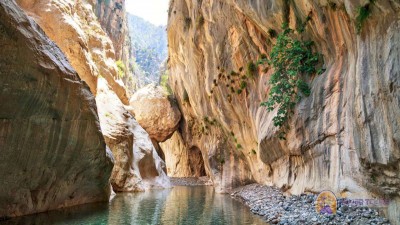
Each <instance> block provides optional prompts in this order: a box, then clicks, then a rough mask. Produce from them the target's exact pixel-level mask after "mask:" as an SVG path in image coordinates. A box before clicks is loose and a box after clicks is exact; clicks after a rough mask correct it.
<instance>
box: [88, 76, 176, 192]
mask: <svg viewBox="0 0 400 225" xmlns="http://www.w3.org/2000/svg"><path fill="white" fill-rule="evenodd" d="M96 102H97V106H98V108H99V116H100V125H101V130H102V132H103V135H104V138H105V140H106V143H107V146H108V147H109V148H110V149H111V151H112V153H113V155H114V158H115V166H114V169H113V171H112V175H111V184H112V186H113V189H114V191H117V192H121V191H144V190H146V189H149V188H168V187H170V182H169V178H168V177H167V175H166V174H165V172H164V168H165V163H164V161H163V160H162V159H161V158H160V157H159V155H158V154H157V152H156V149H155V148H154V146H153V144H152V141H151V139H150V137H149V135H148V134H147V133H146V131H145V130H144V129H143V128H142V127H141V126H140V125H139V124H138V123H137V122H136V120H135V119H134V118H133V116H132V115H131V114H130V113H129V112H128V111H127V110H126V109H125V107H124V105H123V104H122V102H121V101H120V100H119V99H118V97H117V95H116V94H115V93H114V92H112V91H111V90H110V88H109V87H108V85H107V83H106V81H105V80H104V79H99V83H98V92H97V96H96Z"/></svg>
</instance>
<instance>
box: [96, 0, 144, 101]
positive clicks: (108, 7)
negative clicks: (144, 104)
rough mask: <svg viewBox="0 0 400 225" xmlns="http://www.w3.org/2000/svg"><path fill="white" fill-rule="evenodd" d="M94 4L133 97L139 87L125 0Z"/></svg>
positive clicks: (98, 1) (98, 0)
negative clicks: (122, 66) (120, 63)
mask: <svg viewBox="0 0 400 225" xmlns="http://www.w3.org/2000/svg"><path fill="white" fill-rule="evenodd" d="M94 4H95V6H94V8H95V9H94V11H95V14H96V16H97V18H98V20H99V21H100V24H101V27H102V28H103V30H104V31H105V32H106V33H107V35H108V36H109V37H110V39H111V41H112V43H113V46H114V49H115V57H116V60H120V61H122V62H123V64H124V68H123V70H124V73H125V74H124V77H122V81H123V82H124V84H125V86H126V89H127V92H128V93H129V95H131V94H133V91H134V90H135V89H136V86H137V74H134V72H135V71H134V67H133V49H132V45H131V38H130V36H129V31H128V19H127V13H126V8H125V0H112V1H102V0H96V1H95V2H94Z"/></svg>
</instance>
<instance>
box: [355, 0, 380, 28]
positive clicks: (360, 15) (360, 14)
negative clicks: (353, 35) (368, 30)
mask: <svg viewBox="0 0 400 225" xmlns="http://www.w3.org/2000/svg"><path fill="white" fill-rule="evenodd" d="M374 3H375V0H370V1H369V3H367V4H366V5H364V6H360V7H358V8H357V17H356V22H355V23H356V30H357V34H360V33H361V30H362V26H363V24H364V22H365V21H366V20H367V19H368V17H369V16H370V15H371V6H372V4H374Z"/></svg>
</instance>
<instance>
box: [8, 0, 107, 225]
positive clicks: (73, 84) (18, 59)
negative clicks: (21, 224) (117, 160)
mask: <svg viewBox="0 0 400 225" xmlns="http://www.w3.org/2000/svg"><path fill="white" fill-rule="evenodd" d="M0 37H1V38H0V46H1V48H0V152H1V154H0V177H1V178H0V218H3V217H13V216H20V215H24V214H31V213H38V212H43V211H47V210H51V209H57V208H61V207H67V206H72V205H77V204H84V203H89V202H97V201H107V200H108V198H109V194H110V185H109V178H110V174H111V170H112V167H113V164H112V160H111V156H110V155H107V154H106V145H105V142H104V139H103V136H102V134H101V132H100V126H99V121H98V117H97V109H96V103H95V99H94V96H93V94H92V93H91V92H90V90H89V88H88V87H87V85H86V84H85V83H84V82H82V81H81V80H80V79H79V77H78V75H77V73H76V72H75V71H74V69H73V68H72V67H71V65H70V64H69V62H68V60H67V59H66V57H65V56H64V55H63V53H62V52H61V50H60V49H59V48H58V47H57V46H56V45H55V44H54V43H53V42H52V41H50V40H49V39H48V37H47V36H46V35H45V34H44V32H43V31H42V30H41V29H40V28H39V26H38V25H37V24H36V23H35V22H34V21H33V20H31V19H29V18H28V17H27V16H26V14H25V13H24V12H23V11H22V10H21V9H20V8H19V7H18V6H17V5H16V3H15V2H14V1H0Z"/></svg>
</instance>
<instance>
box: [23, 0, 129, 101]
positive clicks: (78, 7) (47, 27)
mask: <svg viewBox="0 0 400 225" xmlns="http://www.w3.org/2000/svg"><path fill="white" fill-rule="evenodd" d="M17 3H18V4H19V5H20V6H21V7H22V8H23V9H24V10H25V11H26V12H27V13H28V15H29V16H32V17H33V18H34V20H35V21H36V22H37V23H38V24H39V25H40V26H41V28H42V29H43V30H44V31H45V32H46V34H47V35H48V36H49V37H50V38H51V39H52V40H53V41H54V42H55V43H56V44H57V45H58V46H59V47H60V48H61V50H62V51H63V52H64V54H65V55H66V56H67V58H68V60H69V61H70V63H71V65H72V66H73V67H74V69H75V70H76V71H77V72H78V74H79V76H80V78H81V79H82V80H84V81H85V82H86V83H87V84H88V85H89V87H90V90H91V91H92V93H94V94H96V91H97V78H98V77H99V76H102V77H104V78H105V79H106V80H107V82H108V83H109V84H110V86H111V88H112V90H113V91H114V92H115V93H116V94H117V95H118V97H119V98H120V99H121V101H122V102H123V103H124V104H128V96H127V94H126V90H125V89H124V86H123V83H122V82H118V81H117V80H118V69H117V65H116V63H115V61H116V60H117V58H116V56H115V51H114V47H113V43H112V42H111V40H110V38H109V37H108V36H107V34H106V33H105V32H104V31H103V29H102V27H101V25H100V23H99V21H98V20H97V17H96V15H95V13H94V11H93V7H94V3H93V2H92V1H90V0H82V1H71V0H56V1H49V0H39V1H31V0H17Z"/></svg>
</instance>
